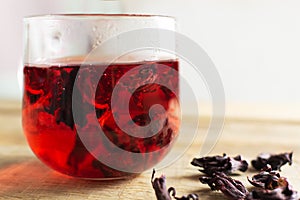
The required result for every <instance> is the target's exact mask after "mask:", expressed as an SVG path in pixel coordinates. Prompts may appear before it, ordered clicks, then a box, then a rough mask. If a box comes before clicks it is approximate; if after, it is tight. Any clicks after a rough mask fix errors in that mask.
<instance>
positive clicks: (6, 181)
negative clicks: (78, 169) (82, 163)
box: [0, 157, 133, 199]
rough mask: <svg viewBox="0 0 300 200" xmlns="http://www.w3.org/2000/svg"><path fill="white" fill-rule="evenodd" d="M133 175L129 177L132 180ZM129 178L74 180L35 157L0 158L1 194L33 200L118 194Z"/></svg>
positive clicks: (5, 196) (6, 196) (1, 195)
mask: <svg viewBox="0 0 300 200" xmlns="http://www.w3.org/2000/svg"><path fill="white" fill-rule="evenodd" d="M132 179H133V178H131V180H132ZM131 180H129V179H127V180H110V181H95V180H86V179H77V178H72V177H68V176H65V175H61V174H59V173H57V172H55V171H53V170H51V169H49V168H48V167H46V166H45V165H44V164H42V163H41V162H40V161H38V160H37V159H35V158H32V157H29V158H23V159H21V160H19V161H16V159H14V161H13V160H12V159H5V158H4V159H1V161H0V197H4V198H9V197H13V198H17V197H22V198H23V199H36V197H38V196H39V197H45V199H46V197H47V196H49V197H50V196H51V195H54V196H56V197H58V196H66V197H70V195H76V194H77V195H81V197H84V195H86V197H87V196H89V195H90V194H92V193H93V194H95V193H98V194H100V196H101V192H105V193H111V195H118V191H119V189H122V188H123V187H124V186H126V185H127V183H128V182H130V181H131Z"/></svg>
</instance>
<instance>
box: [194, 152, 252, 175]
mask: <svg viewBox="0 0 300 200" xmlns="http://www.w3.org/2000/svg"><path fill="white" fill-rule="evenodd" d="M191 164H192V165H194V166H197V167H200V170H199V171H201V172H203V173H205V174H207V175H212V174H213V173H215V172H223V173H225V174H232V173H234V172H235V171H237V170H239V171H242V172H245V171H247V169H248V163H247V161H245V160H242V158H241V156H240V155H238V156H236V157H233V158H231V157H228V156H227V155H226V154H223V156H211V157H210V156H207V157H202V158H194V159H193V161H192V162H191Z"/></svg>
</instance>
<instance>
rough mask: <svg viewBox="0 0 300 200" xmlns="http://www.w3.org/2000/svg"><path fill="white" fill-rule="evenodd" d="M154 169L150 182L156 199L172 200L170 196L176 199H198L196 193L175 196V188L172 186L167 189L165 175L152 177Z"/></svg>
mask: <svg viewBox="0 0 300 200" xmlns="http://www.w3.org/2000/svg"><path fill="white" fill-rule="evenodd" d="M154 174H155V170H153V173H152V177H151V183H152V187H153V189H154V191H155V195H156V198H157V200H172V198H171V196H172V197H174V199H176V200H198V195H196V194H189V195H188V196H182V197H176V190H175V188H173V187H170V188H169V189H167V186H166V177H165V176H164V175H162V176H161V177H160V178H155V179H154Z"/></svg>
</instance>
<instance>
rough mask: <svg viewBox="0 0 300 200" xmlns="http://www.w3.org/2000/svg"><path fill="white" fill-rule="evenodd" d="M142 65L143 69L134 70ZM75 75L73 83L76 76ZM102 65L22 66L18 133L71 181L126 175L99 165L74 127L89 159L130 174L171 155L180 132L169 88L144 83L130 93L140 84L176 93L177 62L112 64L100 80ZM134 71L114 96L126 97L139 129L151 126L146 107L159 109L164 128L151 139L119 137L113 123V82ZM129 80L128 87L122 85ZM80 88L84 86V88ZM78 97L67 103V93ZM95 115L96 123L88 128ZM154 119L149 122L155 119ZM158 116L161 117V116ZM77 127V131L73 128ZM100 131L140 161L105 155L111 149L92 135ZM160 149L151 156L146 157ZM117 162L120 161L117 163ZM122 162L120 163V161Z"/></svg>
mask: <svg viewBox="0 0 300 200" xmlns="http://www.w3.org/2000/svg"><path fill="white" fill-rule="evenodd" d="M141 64H142V65H143V70H138V69H137V70H135V67H137V66H139V65H141ZM158 64H163V65H165V66H168V69H170V70H166V69H164V70H161V69H160V68H159V66H157V65H158ZM79 68H80V69H81V70H80V76H79V77H78V78H77V81H76V83H75V78H76V75H77V74H78V70H79ZM103 68H104V66H103V65H101V64H94V65H85V66H80V65H65V66H50V67H49V66H48V67H34V66H25V68H24V82H25V90H24V97H23V113H22V114H23V129H24V132H25V134H26V137H27V140H28V142H29V145H30V147H31V148H32V150H33V152H34V153H35V154H36V155H37V156H38V157H39V159H40V160H42V161H43V162H44V163H46V164H47V165H48V166H50V167H52V168H53V169H55V170H57V171H59V172H61V173H64V174H68V175H71V176H76V177H85V178H117V177H124V176H128V175H131V173H128V172H123V171H119V170H116V169H113V168H111V167H109V166H106V165H105V164H103V163H101V162H100V161H98V160H97V159H96V158H95V157H94V156H93V155H92V154H91V153H90V152H89V151H88V150H87V149H86V148H85V146H84V145H83V143H82V142H81V139H80V137H79V136H78V134H77V130H76V127H77V128H78V127H79V128H80V130H87V134H88V135H87V137H89V138H90V142H91V143H90V144H89V145H91V146H93V148H94V149H93V153H94V155H95V154H96V155H100V156H101V155H105V156H109V159H111V161H112V162H114V164H115V165H126V166H130V167H131V168H133V169H137V170H140V169H149V168H151V167H153V165H155V164H157V163H158V162H159V161H160V160H161V159H162V158H163V157H164V156H165V155H166V154H167V153H168V151H169V150H170V148H171V146H172V143H173V141H174V139H175V138H176V137H177V134H178V129H179V116H178V115H179V114H178V110H179V107H178V101H177V99H176V96H175V94H174V93H173V92H172V91H170V90H169V89H168V88H166V87H164V86H162V85H158V84H155V83H151V84H146V85H143V86H141V87H140V88H138V89H136V90H135V91H134V92H133V94H130V92H129V90H130V89H132V88H134V86H135V85H137V84H138V83H141V81H143V80H145V79H149V78H151V79H156V80H161V81H163V82H166V84H167V82H168V83H169V84H173V86H174V88H175V89H176V90H177V91H175V93H177V94H178V79H179V77H178V74H177V73H174V70H176V71H178V62H177V61H160V62H143V63H134V64H111V65H110V66H109V67H107V69H106V70H105V72H104V75H103V76H102V77H101V79H100V81H99V82H98V80H99V77H98V76H99V75H98V74H99V70H100V69H103ZM131 69H133V73H134V76H132V77H131V78H130V79H128V80H126V84H123V85H122V87H121V89H122V90H120V91H118V94H117V95H118V96H119V98H120V100H122V99H123V98H124V97H126V95H127V96H128V95H130V102H129V113H130V116H131V118H132V120H133V121H134V122H135V123H136V124H137V125H139V126H145V125H147V124H149V123H150V120H151V119H150V117H149V108H150V107H151V106H152V105H154V104H159V105H162V106H163V107H164V108H165V110H166V114H167V115H164V116H163V117H166V116H167V119H166V120H165V122H164V124H163V128H162V129H161V130H160V131H159V132H158V133H157V134H155V135H154V136H151V137H146V138H135V137H133V136H130V135H128V134H126V133H125V132H123V131H122V130H121V129H120V128H119V127H118V126H117V124H116V122H115V120H114V117H113V114H112V110H111V105H110V104H111V96H112V91H113V89H114V87H115V84H116V83H117V82H118V80H119V79H120V78H121V77H122V76H123V75H124V74H126V72H128V71H129V70H131ZM127 81H128V83H127ZM82 84H84V85H85V87H84V89H83V87H82ZM93 84H96V85H97V89H96V93H95V99H91V98H90V94H89V92H90V91H89V90H88V89H86V88H91V87H92V85H93ZM73 92H79V93H80V94H81V95H80V97H79V98H76V99H72V93H73ZM72 103H73V104H74V105H75V106H76V107H77V106H78V108H80V109H81V111H82V113H83V114H82V115H80V119H79V120H78V119H77V118H76V124H75V123H74V118H73V112H72ZM91 106H93V107H95V110H96V114H95V113H88V111H87V110H89V109H87V108H90V107H91ZM117 112H118V114H119V115H118V116H119V117H121V120H122V123H123V125H122V126H126V123H129V121H128V119H126V118H124V119H123V118H122V117H123V115H122V113H123V112H124V111H122V110H118V111H117ZM95 115H96V116H97V119H98V122H97V123H96V124H95V123H92V121H91V120H90V119H91V118H92V117H94V116H95ZM159 117H160V116H156V118H154V120H156V119H157V118H159ZM161 117H162V116H161ZM75 125H76V126H75ZM96 126H100V127H101V128H102V130H103V132H104V133H105V135H106V137H107V138H109V140H110V141H111V142H112V143H113V145H117V146H118V147H120V148H122V149H124V150H126V151H128V152H134V153H141V154H143V155H144V156H143V159H141V160H134V159H132V157H130V155H128V154H120V153H114V152H110V147H109V146H108V145H107V144H103V141H102V140H101V138H99V137H98V135H97V134H93V133H91V130H93V129H94V128H95V127H96ZM162 148H164V149H163V151H162V152H161V153H160V154H159V155H156V156H153V155H152V156H151V155H148V154H145V153H147V152H153V151H156V150H160V149H162ZM120 158H122V159H123V160H125V162H124V161H123V162H122V163H121V162H120V163H119V160H120ZM124 158H125V159H124Z"/></svg>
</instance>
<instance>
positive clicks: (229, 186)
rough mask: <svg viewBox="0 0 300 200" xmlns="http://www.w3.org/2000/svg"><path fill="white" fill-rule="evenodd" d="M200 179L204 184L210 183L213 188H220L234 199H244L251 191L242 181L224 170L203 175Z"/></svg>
mask: <svg viewBox="0 0 300 200" xmlns="http://www.w3.org/2000/svg"><path fill="white" fill-rule="evenodd" d="M199 180H200V182H201V183H203V184H208V185H209V187H210V188H211V190H220V191H221V192H222V193H223V194H225V195H226V196H227V197H228V198H230V199H232V200H243V199H245V197H246V196H247V195H248V193H249V192H248V190H247V189H246V188H245V186H244V185H243V184H242V182H240V181H238V180H234V179H232V178H231V177H229V176H227V175H226V174H225V173H222V172H216V173H214V174H213V175H212V176H202V177H200V178H199Z"/></svg>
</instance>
